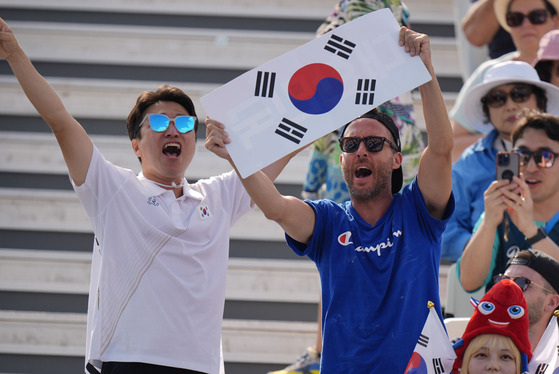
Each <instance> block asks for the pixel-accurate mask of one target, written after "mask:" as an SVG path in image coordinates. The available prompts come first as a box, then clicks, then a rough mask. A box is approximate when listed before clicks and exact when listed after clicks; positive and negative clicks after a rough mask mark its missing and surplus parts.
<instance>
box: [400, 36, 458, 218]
mask: <svg viewBox="0 0 559 374" xmlns="http://www.w3.org/2000/svg"><path fill="white" fill-rule="evenodd" d="M400 45H403V46H404V48H405V50H406V52H409V53H410V55H411V56H415V55H419V56H420V57H421V60H422V61H423V63H424V64H425V66H426V67H427V70H428V71H429V73H430V74H431V78H432V79H431V80H430V81H429V82H427V83H425V84H423V85H421V86H420V87H419V91H420V93H421V101H422V103H423V115H424V117H425V124H426V128H427V140H428V142H427V144H428V145H427V148H425V151H424V152H423V155H422V156H421V160H420V162H419V170H418V173H417V182H418V184H419V188H420V190H421V193H422V194H423V198H424V199H425V202H426V204H427V208H428V209H429V212H430V213H431V215H432V216H433V217H435V218H439V219H440V218H443V216H444V213H445V210H446V206H447V204H448V200H449V198H450V193H451V191H452V146H453V140H452V128H451V126H450V120H449V118H448V114H447V111H446V105H445V102H444V99H443V94H442V92H441V88H440V86H439V82H438V80H437V77H436V75H435V69H434V68H433V64H432V61H431V45H430V42H429V37H428V36H427V35H425V34H420V33H417V32H414V31H412V30H409V29H407V28H405V27H402V28H401V29H400Z"/></svg>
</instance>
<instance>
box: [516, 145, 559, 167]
mask: <svg viewBox="0 0 559 374" xmlns="http://www.w3.org/2000/svg"><path fill="white" fill-rule="evenodd" d="M515 152H516V153H518V154H519V155H520V166H526V165H528V163H529V162H530V159H531V158H532V157H534V162H535V163H536V165H537V166H538V167H539V168H550V167H552V166H553V162H554V161H555V157H557V156H559V153H555V152H552V151H548V150H543V149H539V150H537V151H534V152H532V151H529V150H527V149H517V150H516V151H515Z"/></svg>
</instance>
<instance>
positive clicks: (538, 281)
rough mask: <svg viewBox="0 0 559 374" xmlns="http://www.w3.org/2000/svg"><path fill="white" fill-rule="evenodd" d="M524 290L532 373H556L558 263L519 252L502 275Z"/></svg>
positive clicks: (534, 253)
mask: <svg viewBox="0 0 559 374" xmlns="http://www.w3.org/2000/svg"><path fill="white" fill-rule="evenodd" d="M504 278H509V279H512V280H513V281H514V282H515V283H516V284H518V285H519V286H520V288H522V290H523V291H524V298H525V299H526V304H527V306H528V321H529V330H528V336H529V339H530V345H531V346H532V352H533V353H534V355H533V357H532V359H531V360H530V363H529V366H528V369H529V371H530V373H531V374H546V373H549V374H551V373H557V371H556V369H557V368H559V357H558V356H559V351H558V349H557V347H559V327H558V325H557V324H558V322H559V320H558V319H557V317H559V309H558V308H559V295H558V294H557V293H558V291H559V262H557V261H556V260H555V259H553V258H552V257H551V256H549V255H547V254H545V253H543V252H541V251H537V250H525V251H520V252H518V253H517V254H516V256H514V257H513V258H512V259H511V260H510V261H509V262H508V264H507V268H506V270H505V274H504V275H502V274H499V275H497V276H496V279H495V281H496V282H497V281H499V280H500V279H504Z"/></svg>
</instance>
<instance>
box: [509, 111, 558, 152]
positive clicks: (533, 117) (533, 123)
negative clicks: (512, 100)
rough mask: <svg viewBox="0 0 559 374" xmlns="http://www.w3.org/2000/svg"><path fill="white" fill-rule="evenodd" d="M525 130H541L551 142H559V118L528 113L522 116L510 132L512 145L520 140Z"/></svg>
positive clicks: (546, 114) (533, 112) (544, 114)
mask: <svg viewBox="0 0 559 374" xmlns="http://www.w3.org/2000/svg"><path fill="white" fill-rule="evenodd" d="M526 129H534V130H542V131H544V132H545V135H547V137H548V138H549V139H551V140H555V141H558V142H559V118H558V117H555V116H554V115H551V114H548V113H540V112H535V111H530V112H528V113H527V114H526V115H524V116H523V117H522V118H521V119H520V120H518V123H517V124H516V127H515V128H514V131H513V132H512V144H513V146H514V145H515V144H516V142H517V140H518V139H520V138H522V136H523V135H524V131H526Z"/></svg>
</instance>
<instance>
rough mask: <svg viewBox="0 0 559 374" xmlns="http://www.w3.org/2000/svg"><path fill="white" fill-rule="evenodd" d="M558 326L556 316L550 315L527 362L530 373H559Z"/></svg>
mask: <svg viewBox="0 0 559 374" xmlns="http://www.w3.org/2000/svg"><path fill="white" fill-rule="evenodd" d="M558 355H559V328H558V327H557V317H551V320H550V321H549V324H548V325H547V328H546V329H545V331H544V333H543V335H542V337H541V339H540V342H539V343H538V346H537V347H536V349H535V350H534V354H533V355H532V359H531V360H530V362H529V363H528V371H529V372H530V374H559V357H558Z"/></svg>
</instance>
